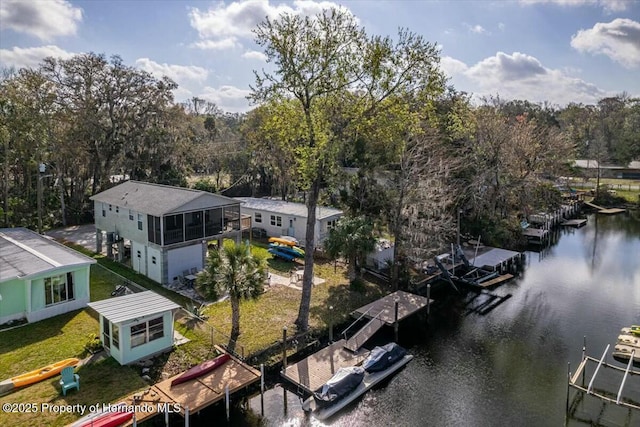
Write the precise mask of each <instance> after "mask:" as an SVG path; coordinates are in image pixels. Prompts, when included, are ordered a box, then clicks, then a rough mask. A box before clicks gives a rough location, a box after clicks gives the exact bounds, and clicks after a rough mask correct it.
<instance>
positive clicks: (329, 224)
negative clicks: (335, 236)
mask: <svg viewBox="0 0 640 427" xmlns="http://www.w3.org/2000/svg"><path fill="white" fill-rule="evenodd" d="M337 223H338V220H336V219H332V220H331V221H327V231H328V230H331V229H332V228H336V224H337Z"/></svg>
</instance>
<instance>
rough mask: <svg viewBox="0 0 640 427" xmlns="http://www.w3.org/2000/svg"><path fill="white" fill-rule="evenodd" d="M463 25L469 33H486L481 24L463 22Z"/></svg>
mask: <svg viewBox="0 0 640 427" xmlns="http://www.w3.org/2000/svg"><path fill="white" fill-rule="evenodd" d="M465 25H466V27H467V29H468V30H469V32H470V33H475V34H487V30H485V29H484V27H483V26H482V25H479V24H476V25H469V24H465Z"/></svg>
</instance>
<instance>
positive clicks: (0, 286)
mask: <svg viewBox="0 0 640 427" xmlns="http://www.w3.org/2000/svg"><path fill="white" fill-rule="evenodd" d="M0 295H2V301H0V324H3V323H6V322H10V321H11V320H17V319H22V318H24V317H26V315H27V312H26V300H27V295H26V288H25V286H24V280H20V279H14V280H9V281H8V282H4V283H0Z"/></svg>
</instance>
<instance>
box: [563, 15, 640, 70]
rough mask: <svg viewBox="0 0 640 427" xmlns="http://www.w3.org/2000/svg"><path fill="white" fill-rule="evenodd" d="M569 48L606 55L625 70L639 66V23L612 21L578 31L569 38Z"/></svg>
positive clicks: (629, 20) (621, 20) (625, 20)
mask: <svg viewBox="0 0 640 427" xmlns="http://www.w3.org/2000/svg"><path fill="white" fill-rule="evenodd" d="M571 46H572V47H573V48H574V49H577V50H579V51H580V52H589V53H593V54H603V55H607V56H608V57H609V58H611V59H612V60H614V61H616V62H619V63H620V64H622V65H623V66H625V67H627V68H635V67H639V66H640V22H636V21H633V20H631V19H621V18H618V19H614V20H613V21H611V22H609V23H602V22H599V23H597V24H596V25H594V26H593V28H591V29H588V30H580V31H578V33H577V34H575V35H574V36H573V37H572V38H571Z"/></svg>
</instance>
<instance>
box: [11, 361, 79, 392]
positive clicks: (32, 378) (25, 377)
mask: <svg viewBox="0 0 640 427" xmlns="http://www.w3.org/2000/svg"><path fill="white" fill-rule="evenodd" d="M78 363H80V359H76V358H75V357H72V358H69V359H64V360H61V361H59V362H56V363H52V364H50V365H47V366H43V367H42V368H40V369H34V370H33V371H30V372H27V373H24V374H21V375H16V376H15V377H12V378H9V379H8V380H5V381H2V382H0V394H3V393H7V392H9V391H11V390H13V389H14V388H19V387H24V386H28V385H31V384H35V383H37V382H40V381H43V380H46V379H47V378H51V377H54V376H56V375H58V374H59V373H60V371H62V370H63V369H64V368H66V367H69V366H76V365H78Z"/></svg>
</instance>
